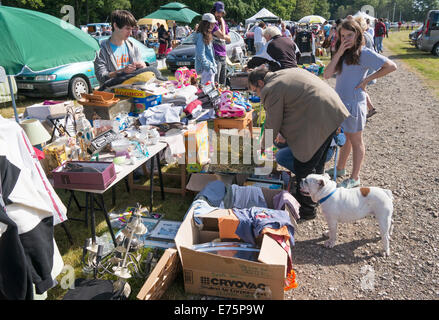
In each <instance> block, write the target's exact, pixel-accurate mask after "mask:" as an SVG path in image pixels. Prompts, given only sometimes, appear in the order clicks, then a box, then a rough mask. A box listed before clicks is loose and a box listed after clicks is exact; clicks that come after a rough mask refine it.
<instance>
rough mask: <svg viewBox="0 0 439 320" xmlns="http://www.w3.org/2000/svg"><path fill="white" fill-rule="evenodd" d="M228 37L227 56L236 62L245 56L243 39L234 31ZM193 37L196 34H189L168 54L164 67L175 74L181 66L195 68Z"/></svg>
mask: <svg viewBox="0 0 439 320" xmlns="http://www.w3.org/2000/svg"><path fill="white" fill-rule="evenodd" d="M229 35H230V38H231V42H230V43H228V44H227V45H226V51H227V56H228V57H229V59H230V60H232V61H238V60H240V59H242V57H243V56H245V55H246V48H245V43H244V39H243V38H242V37H241V35H239V34H238V33H237V32H236V31H232V30H230V33H229ZM195 36H196V32H193V33H191V34H190V35H189V36H188V37H187V38H186V39H184V40H183V41H182V42H181V44H180V45H179V46H177V47H175V48H174V49H172V51H171V52H170V53H169V54H168V56H167V57H166V65H167V67H168V69H169V70H171V71H172V72H175V70H177V69H178V68H179V67H183V66H186V67H188V68H195Z"/></svg>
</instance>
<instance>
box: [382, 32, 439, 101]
mask: <svg viewBox="0 0 439 320" xmlns="http://www.w3.org/2000/svg"><path fill="white" fill-rule="evenodd" d="M410 32H411V31H401V32H392V33H391V34H390V35H389V38H385V40H384V47H385V48H387V49H389V50H390V51H391V52H392V55H390V56H389V58H390V59H395V58H397V59H400V60H401V61H403V62H404V63H405V64H406V65H407V66H408V67H409V69H410V70H411V71H413V72H415V73H416V74H417V75H419V76H420V77H421V78H422V79H423V80H424V81H423V82H424V83H425V85H426V86H428V87H429V88H431V89H432V90H433V91H434V92H435V94H436V95H437V96H438V97H439V72H438V70H439V57H436V56H434V55H432V54H431V52H424V51H421V50H418V49H416V47H415V46H414V45H412V44H411V43H410V41H409V38H408V35H409V33H410Z"/></svg>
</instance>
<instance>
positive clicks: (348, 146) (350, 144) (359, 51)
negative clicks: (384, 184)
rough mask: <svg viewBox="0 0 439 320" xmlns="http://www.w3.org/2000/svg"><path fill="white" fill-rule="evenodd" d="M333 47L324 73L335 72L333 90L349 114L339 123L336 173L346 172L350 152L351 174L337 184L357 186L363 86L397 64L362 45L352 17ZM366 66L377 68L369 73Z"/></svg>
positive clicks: (363, 121) (362, 149) (363, 118)
mask: <svg viewBox="0 0 439 320" xmlns="http://www.w3.org/2000/svg"><path fill="white" fill-rule="evenodd" d="M335 49H336V53H335V54H334V56H333V58H332V60H331V62H330V63H329V64H328V66H327V67H326V70H325V72H324V75H323V76H324V78H325V79H329V78H331V77H332V76H333V75H334V74H336V75H337V77H336V85H335V91H337V93H338V95H339V96H340V98H341V100H342V101H343V103H344V104H345V106H346V108H347V109H348V110H349V112H350V113H351V115H350V116H349V118H347V119H346V120H345V121H344V122H343V123H342V125H341V127H342V128H343V130H344V133H345V135H346V143H345V145H344V146H343V147H342V148H341V150H340V157H339V159H338V163H337V176H344V175H345V167H346V162H347V160H348V158H349V155H350V153H351V151H352V156H353V161H352V164H353V165H352V172H351V176H350V178H348V179H346V180H344V181H343V182H342V183H341V184H340V185H339V186H341V187H345V188H354V187H358V186H360V170H361V166H362V164H363V159H364V155H365V147H364V142H363V130H364V126H365V124H366V115H367V102H366V99H367V93H366V86H367V84H368V83H369V82H371V81H373V80H375V79H378V78H381V77H383V76H385V75H386V74H388V73H390V72H393V71H395V70H396V68H397V67H396V64H395V63H394V62H392V61H391V60H389V59H387V58H386V57H384V56H382V55H380V54H378V53H376V52H374V51H373V50H370V49H368V48H366V47H365V46H364V36H363V30H362V29H361V27H360V25H359V24H358V23H357V22H356V21H355V20H353V19H346V20H344V21H343V22H342V23H341V25H340V27H339V29H338V40H337V43H336V45H335ZM369 69H371V70H377V71H376V72H374V73H372V74H369V75H368V70H369ZM332 170H333V169H332ZM329 173H330V174H331V172H329ZM332 173H333V172H332Z"/></svg>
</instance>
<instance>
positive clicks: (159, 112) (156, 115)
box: [139, 104, 183, 125]
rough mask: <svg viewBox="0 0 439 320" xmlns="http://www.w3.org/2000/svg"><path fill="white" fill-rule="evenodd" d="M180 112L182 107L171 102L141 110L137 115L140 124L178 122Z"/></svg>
mask: <svg viewBox="0 0 439 320" xmlns="http://www.w3.org/2000/svg"><path fill="white" fill-rule="evenodd" d="M182 112H183V107H178V106H174V105H173V104H159V105H158V106H154V107H151V108H148V109H147V110H145V111H144V112H142V113H141V114H140V115H139V122H140V123H141V124H142V125H147V124H149V125H159V124H162V123H174V122H180V121H181V120H180V119H181V118H180V115H181V113H182Z"/></svg>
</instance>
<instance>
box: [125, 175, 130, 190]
mask: <svg viewBox="0 0 439 320" xmlns="http://www.w3.org/2000/svg"><path fill="white" fill-rule="evenodd" d="M124 180H125V187H126V188H127V192H128V193H130V184H129V182H128V178H125V179H124Z"/></svg>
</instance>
